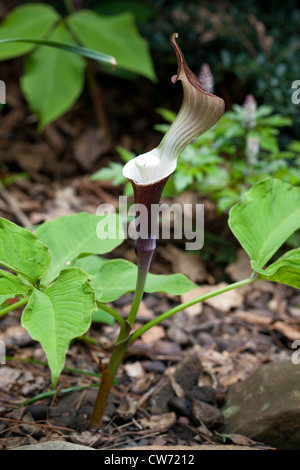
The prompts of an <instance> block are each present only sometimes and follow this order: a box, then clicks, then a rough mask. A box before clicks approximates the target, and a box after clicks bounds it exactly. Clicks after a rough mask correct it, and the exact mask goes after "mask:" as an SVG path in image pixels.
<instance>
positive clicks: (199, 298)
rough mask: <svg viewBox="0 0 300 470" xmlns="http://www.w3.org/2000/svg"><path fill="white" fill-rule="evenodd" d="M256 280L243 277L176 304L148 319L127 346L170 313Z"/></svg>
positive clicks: (173, 313) (132, 336)
mask: <svg viewBox="0 0 300 470" xmlns="http://www.w3.org/2000/svg"><path fill="white" fill-rule="evenodd" d="M257 280H258V279H257V278H254V277H250V278H247V279H243V280H242V281H238V282H234V283H233V284H229V286H226V287H223V288H222V289H218V290H216V291H214V292H209V293H207V294H204V295H201V296H200V297H195V299H192V300H189V301H188V302H184V303H182V304H179V305H177V306H176V307H173V308H171V309H170V310H168V311H167V312H165V313H162V314H161V315H159V316H158V317H156V318H154V319H153V320H151V321H149V322H148V323H146V324H145V325H143V326H141V328H139V329H138V330H136V331H135V332H134V333H133V334H132V335H131V337H130V338H129V340H128V346H130V345H131V344H132V343H133V342H134V341H135V340H136V339H137V338H139V337H140V336H141V335H142V334H143V333H145V332H146V331H148V330H150V328H152V327H153V326H155V325H158V324H159V323H161V322H162V321H164V320H166V319H167V318H170V317H171V316H172V315H175V313H178V312H181V311H182V310H184V309H185V308H188V307H191V306H192V305H195V304H197V303H200V302H204V301H205V300H207V299H211V298H212V297H215V296H216V295H220V294H224V293H225V292H228V291H230V290H233V289H237V288H238V287H242V286H246V285H247V284H251V283H252V282H255V281H257Z"/></svg>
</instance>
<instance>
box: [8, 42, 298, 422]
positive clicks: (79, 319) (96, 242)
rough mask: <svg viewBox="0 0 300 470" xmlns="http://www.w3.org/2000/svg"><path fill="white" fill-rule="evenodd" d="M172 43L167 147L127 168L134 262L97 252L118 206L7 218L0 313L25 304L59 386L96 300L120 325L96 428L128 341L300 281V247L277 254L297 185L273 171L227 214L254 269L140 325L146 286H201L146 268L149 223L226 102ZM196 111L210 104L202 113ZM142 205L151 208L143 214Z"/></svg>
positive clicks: (289, 229) (115, 233) (107, 240)
mask: <svg viewBox="0 0 300 470" xmlns="http://www.w3.org/2000/svg"><path fill="white" fill-rule="evenodd" d="M171 41H172V45H173V47H174V49H175V52H176V55H177V60H178V72H177V75H176V76H175V77H174V78H173V81H174V82H176V81H177V80H178V79H179V80H181V81H182V84H183V88H184V98H183V103H182V107H181V109H180V111H179V113H178V116H177V118H176V120H175V121H174V123H173V125H172V126H171V128H170V129H169V130H168V132H167V133H166V135H165V137H164V138H163V140H162V142H161V143H160V145H159V146H158V147H157V148H156V149H153V150H152V151H150V152H147V153H146V154H142V155H140V156H138V157H136V158H134V159H132V160H130V161H129V162H128V163H127V164H126V165H125V167H124V169H123V173H124V175H125V176H126V178H128V179H129V180H130V181H131V183H132V186H133V188H134V195H135V203H136V204H140V205H139V206H138V207H136V220H135V221H136V234H138V235H139V236H137V237H136V253H137V266H135V265H134V264H133V263H129V262H128V261H125V260H122V259H112V260H107V259H103V258H101V257H99V256H98V255H99V254H104V253H107V252H109V251H111V250H112V249H113V248H115V247H116V246H118V245H119V244H120V243H121V242H122V240H123V238H124V234H123V232H122V224H121V222H122V221H121V220H119V217H116V215H115V214H106V215H91V214H87V213H80V214H76V215H72V216H62V217H59V218H58V219H56V220H53V221H50V222H45V223H44V224H43V225H41V226H40V227H39V228H38V229H37V230H36V232H35V234H33V233H31V232H30V231H29V230H27V229H22V228H20V227H18V226H17V225H15V224H13V223H12V222H9V221H7V220H5V219H0V265H2V266H4V267H5V268H6V270H3V269H2V270H0V303H1V304H3V303H5V302H6V301H7V300H8V299H11V298H14V297H16V296H17V297H18V298H19V299H20V300H19V301H18V302H16V303H15V304H13V305H5V306H3V307H2V309H1V310H0V316H1V315H4V314H7V313H8V312H9V311H11V310H13V309H15V308H17V307H21V306H24V305H26V307H25V309H24V311H23V314H22V319H21V321H22V325H23V326H24V327H25V328H26V329H27V331H28V332H29V334H30V335H31V336H32V338H34V339H36V340H37V341H39V342H40V343H41V345H42V347H43V348H44V350H45V352H46V355H47V358H48V363H49V366H50V369H51V374H52V385H53V386H54V385H55V384H56V383H57V380H58V377H59V374H60V372H61V370H62V369H63V367H64V358H65V354H66V351H67V348H68V345H69V343H70V341H71V340H73V339H74V338H76V337H78V336H79V335H82V334H84V333H85V332H86V331H87V329H88V328H89V326H90V323H91V319H92V314H93V312H94V311H96V309H97V308H100V309H102V310H104V311H105V312H106V313H108V314H109V315H111V316H112V317H113V318H114V319H115V320H116V321H117V322H118V323H119V326H120V330H119V336H118V339H117V341H116V343H115V345H114V348H113V351H112V354H111V357H110V360H109V363H108V365H107V366H106V367H105V366H104V365H103V364H102V366H101V369H102V370H101V372H102V377H101V382H100V387H99V391H98V395H97V399H96V402H95V407H94V412H93V415H92V420H91V426H92V427H93V428H97V427H99V426H100V425H101V421H102V416H103V413H104V410H105V405H106V401H107V398H108V396H109V393H110V389H111V386H112V384H113V380H114V377H115V375H116V372H117V370H118V367H119V365H120V363H121V361H122V360H123V357H124V355H125V353H126V351H127V349H128V347H129V346H130V345H131V344H132V343H133V342H134V341H135V340H136V339H138V338H139V337H140V336H141V335H142V334H143V333H145V332H146V331H148V330H149V329H150V328H152V327H153V326H155V325H158V324H159V323H161V322H162V321H164V320H166V319H167V318H169V317H171V316H172V315H174V314H176V313H177V312H179V311H181V310H183V309H185V308H187V307H189V306H191V305H194V304H196V303H199V302H204V301H205V300H207V299H209V298H211V297H214V296H216V295H219V294H222V293H225V292H228V291H230V290H232V289H235V288H238V287H241V286H244V285H247V284H251V283H253V282H255V281H259V280H261V279H264V280H268V281H273V282H280V283H283V284H286V285H289V286H292V287H295V288H300V276H299V274H300V249H299V248H297V249H293V250H290V251H288V252H287V253H285V254H283V255H282V256H280V257H279V258H277V259H276V260H275V261H273V260H274V258H273V257H274V255H276V253H277V252H278V250H279V249H280V248H281V246H282V245H283V244H284V242H285V241H286V240H287V239H288V238H289V237H290V236H291V235H292V234H293V233H294V232H295V231H296V230H298V229H299V228H300V188H297V187H294V186H292V185H289V184H287V183H284V182H282V181H280V180H278V179H270V178H269V179H266V180H263V181H261V182H258V183H257V184H256V185H254V186H253V188H252V189H250V190H249V191H248V192H246V194H245V195H244V198H243V200H242V201H241V202H240V203H238V204H236V205H235V206H234V207H233V208H232V209H231V211H230V214H229V227H230V229H231V231H232V232H233V234H234V235H235V236H236V238H237V239H238V241H239V242H240V244H241V245H242V247H243V248H244V250H245V251H246V252H247V254H248V255H249V258H250V262H251V266H252V269H253V273H252V275H251V276H250V277H249V278H247V279H244V280H242V281H239V282H236V283H233V284H230V285H227V286H226V287H224V288H222V289H218V290H216V291H214V292H210V293H208V294H205V295H202V296H200V297H197V298H195V299H192V300H190V301H188V302H185V303H182V304H179V305H177V306H175V307H174V308H171V309H170V310H168V311H166V312H164V313H163V314H161V315H159V316H157V317H156V318H154V319H153V320H151V321H149V322H148V323H146V324H144V325H143V326H141V327H140V328H138V329H136V330H134V325H135V320H136V316H137V314H138V311H139V306H140V302H141V299H142V296H143V293H144V292H166V293H170V294H173V295H174V294H182V293H184V292H188V291H189V290H191V289H193V288H194V287H195V284H194V283H192V282H191V281H190V280H189V279H187V278H186V277H185V276H183V275H181V274H180V273H179V274H173V275H169V276H165V275H153V274H149V267H150V263H151V259H152V256H153V253H154V251H155V247H156V236H155V235H156V231H155V230H154V232H153V231H152V229H153V227H151V224H150V225H149V224H147V222H149V220H151V221H152V213H153V212H152V211H153V210H154V209H155V208H156V205H157V204H158V203H159V200H160V196H161V193H162V190H163V188H164V186H165V184H166V181H167V179H168V177H169V176H170V174H171V173H172V172H173V171H174V167H175V166H176V163H177V158H178V156H179V153H180V152H181V151H182V150H183V148H184V147H185V146H187V145H188V143H189V141H191V140H192V139H193V138H195V137H196V136H197V135H199V133H200V132H205V131H206V130H208V129H209V128H210V127H211V126H213V125H214V124H215V122H216V120H217V119H218V118H220V116H221V114H222V112H223V100H221V99H220V98H218V97H217V96H215V95H212V94H210V93H207V92H206V90H205V89H204V88H203V87H202V85H201V84H200V82H199V81H198V80H197V78H196V77H195V76H194V75H193V74H192V72H191V71H190V70H189V68H188V66H187V64H186V63H185V60H184V56H183V54H182V52H181V50H180V48H179V46H178V45H177V43H176V35H173V36H172V38H171ZM199 109H201V110H202V111H204V112H202V114H201V115H200V117H199ZM216 109H217V112H216ZM178 136H179V137H178ZM142 207H143V208H144V209H146V218H144V219H143V218H141V212H142ZM154 229H155V220H154ZM271 259H272V260H271ZM8 270H9V271H8ZM13 273H15V274H13ZM127 292H134V296H133V300H132V304H131V308H130V312H129V314H128V317H127V318H126V319H125V318H123V317H122V316H121V315H120V314H119V313H118V312H117V311H116V310H114V309H113V308H112V307H111V306H109V305H107V303H109V302H112V301H114V300H116V299H118V298H119V297H120V296H121V295H123V294H125V293H127Z"/></svg>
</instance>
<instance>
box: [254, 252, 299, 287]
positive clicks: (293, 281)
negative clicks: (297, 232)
mask: <svg viewBox="0 0 300 470" xmlns="http://www.w3.org/2000/svg"><path fill="white" fill-rule="evenodd" d="M251 264H252V268H253V269H254V271H256V272H257V273H258V274H259V278H260V279H265V280H267V281H273V282H280V283H281V284H286V285H288V286H292V287H296V288H297V289H300V248H297V249H295V250H291V251H288V252H287V253H285V254H284V255H283V256H281V257H280V258H279V259H278V260H277V261H275V262H274V263H273V264H271V265H270V266H268V267H267V268H266V269H261V268H260V266H259V265H258V264H257V263H255V261H253V262H252V263H251Z"/></svg>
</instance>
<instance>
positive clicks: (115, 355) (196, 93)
mask: <svg viewBox="0 0 300 470" xmlns="http://www.w3.org/2000/svg"><path fill="white" fill-rule="evenodd" d="M177 36H178V35H177V34H173V35H172V36H171V44H172V46H173V47H174V49H175V52H176V56H177V62H178V70H177V75H175V76H174V77H172V82H173V83H175V82H177V80H181V82H182V86H183V92H184V94H183V101H182V105H181V108H180V111H179V113H178V116H177V118H176V119H175V121H174V123H173V124H172V126H171V127H170V129H169V131H168V132H167V133H166V135H165V136H164V138H163V139H162V141H161V143H160V145H159V146H158V147H157V148H155V149H153V150H151V151H150V152H147V153H144V154H143V155H140V156H138V157H136V158H134V159H132V160H131V161H129V162H128V163H127V164H126V165H125V167H124V169H123V174H124V176H125V177H126V178H128V179H129V180H130V181H131V183H132V186H133V189H134V199H135V204H139V205H141V206H142V207H143V208H144V209H146V211H142V212H144V214H145V213H146V217H145V218H144V219H143V220H141V219H140V217H139V216H138V217H137V218H136V226H137V225H139V224H140V225H141V224H143V221H144V222H145V225H146V226H147V230H142V232H143V233H144V234H146V236H145V237H138V238H137V240H136V253H137V267H138V272H137V282H136V289H135V292H134V297H133V300H132V304H131V309H130V312H129V314H128V317H127V319H126V322H125V327H124V326H123V327H122V328H121V329H120V333H119V336H118V339H117V342H116V344H115V347H114V350H113V352H112V355H111V358H110V361H109V363H108V365H107V367H106V368H105V367H103V371H102V379H101V384H100V387H99V391H98V395H97V399H96V403H95V407H94V411H93V415H92V420H91V427H92V428H96V427H100V425H101V420H102V416H103V413H104V407H105V404H106V401H107V397H108V394H109V391H110V388H111V386H112V383H113V377H114V376H115V374H116V371H117V369H118V367H119V364H120V362H121V361H122V359H123V357H124V354H125V352H126V349H127V347H128V344H129V343H128V341H129V340H130V332H131V331H132V328H133V326H134V324H135V319H136V315H137V313H138V310H139V306H140V302H141V299H142V296H143V293H144V288H145V283H146V278H147V274H148V271H149V266H150V263H151V259H152V255H153V253H154V250H155V247H156V231H154V232H153V227H151V221H152V216H151V212H152V207H153V205H157V204H159V200H160V197H161V193H162V191H163V188H164V186H165V184H166V182H167V180H168V177H169V176H170V174H171V173H173V171H174V170H175V168H176V164H177V158H178V156H179V155H180V153H181V152H182V151H183V150H184V148H185V147H186V146H187V145H188V144H189V143H190V142H191V140H193V139H195V138H196V137H198V136H199V135H201V134H203V132H205V131H207V130H208V129H210V128H211V127H212V126H213V125H214V124H215V123H216V122H217V121H218V119H219V118H220V117H221V115H222V114H223V111H224V102H223V100H222V99H221V98H218V97H217V96H215V95H213V94H211V93H209V92H208V91H207V90H206V89H205V88H204V87H203V86H202V85H201V83H200V82H199V80H198V78H197V77H196V76H195V75H194V74H193V73H192V72H191V70H190V69H189V68H188V66H187V64H186V62H185V59H184V56H183V54H182V52H181V49H180V47H179V46H178V44H177V42H176V38H177ZM199 158H201V157H200V156H199ZM137 219H139V221H138V222H137Z"/></svg>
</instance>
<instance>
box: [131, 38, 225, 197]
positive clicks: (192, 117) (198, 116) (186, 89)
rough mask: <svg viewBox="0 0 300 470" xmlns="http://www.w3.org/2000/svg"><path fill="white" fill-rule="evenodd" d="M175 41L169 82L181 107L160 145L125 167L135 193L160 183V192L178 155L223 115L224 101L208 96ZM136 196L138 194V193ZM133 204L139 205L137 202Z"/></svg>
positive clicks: (174, 40) (174, 166) (175, 163)
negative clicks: (178, 90)
mask: <svg viewBox="0 0 300 470" xmlns="http://www.w3.org/2000/svg"><path fill="white" fill-rule="evenodd" d="M177 37H178V34H177V33H174V34H172V36H171V44H172V46H173V48H174V50H175V53H176V56H177V63H178V70H177V75H174V76H173V77H172V79H171V80H172V82H173V83H176V82H177V80H181V82H182V86H183V101H182V105H181V108H180V110H179V113H178V115H177V117H176V119H175V121H174V122H173V124H172V126H171V127H170V129H169V130H168V132H167V133H166V134H165V136H164V138H163V139H162V141H161V143H160V145H159V146H158V147H157V148H155V149H153V150H151V151H150V152H147V153H144V154H142V155H139V156H138V157H136V158H133V159H132V160H130V161H129V162H128V163H126V165H125V166H124V168H123V174H124V176H125V177H126V178H128V179H129V180H130V181H131V182H132V183H133V187H134V189H136V188H135V186H136V185H140V186H148V185H151V186H152V185H154V184H157V183H161V184H159V186H162V189H163V187H164V185H165V183H166V181H167V179H168V177H169V176H170V174H171V173H173V172H174V170H175V169H176V165H177V159H178V157H179V155H180V154H181V152H182V151H183V150H184V149H185V147H186V146H187V145H188V144H189V143H190V142H191V141H192V140H193V139H195V138H196V137H198V136H199V135H201V134H203V133H204V132H205V131H207V130H208V129H210V128H211V127H212V126H213V125H214V124H215V123H216V122H217V121H218V120H219V119H220V117H221V116H222V114H223V112H224V101H223V100H222V99H221V98H219V97H218V96H215V95H213V94H211V93H209V92H208V91H207V90H206V89H205V88H204V86H203V85H202V84H201V83H200V81H199V80H198V78H197V77H196V75H194V73H193V72H192V71H191V70H190V69H189V67H188V65H187V63H186V61H185V58H184V56H183V53H182V51H181V49H180V47H179V46H178V44H177V42H176V38H177ZM199 158H201V155H199ZM140 189H141V188H140ZM150 189H151V188H149V190H150ZM152 189H153V186H152ZM144 191H146V188H145V187H144ZM138 193H139V194H140V191H138ZM136 202H141V201H137V200H136ZM153 203H154V202H153Z"/></svg>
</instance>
